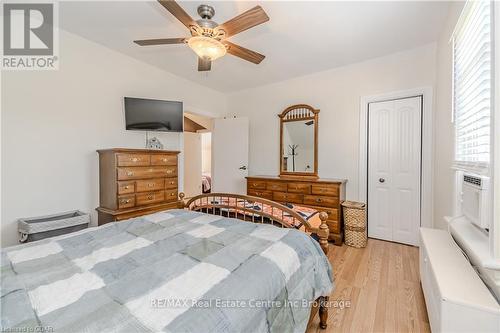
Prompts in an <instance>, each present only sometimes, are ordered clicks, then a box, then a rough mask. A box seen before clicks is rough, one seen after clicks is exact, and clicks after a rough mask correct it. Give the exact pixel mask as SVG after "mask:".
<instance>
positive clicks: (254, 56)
mask: <svg viewBox="0 0 500 333" xmlns="http://www.w3.org/2000/svg"><path fill="white" fill-rule="evenodd" d="M222 43H223V44H224V45H226V47H227V53H229V54H232V55H234V56H236V57H239V58H241V59H245V60H246V61H250V62H253V63H254V64H260V62H261V61H262V60H264V58H265V57H266V56H265V55H262V54H260V53H257V52H255V51H252V50H249V49H246V48H244V47H243V46H239V45H236V44H233V43H231V42H229V41H227V40H225V41H223V42H222Z"/></svg>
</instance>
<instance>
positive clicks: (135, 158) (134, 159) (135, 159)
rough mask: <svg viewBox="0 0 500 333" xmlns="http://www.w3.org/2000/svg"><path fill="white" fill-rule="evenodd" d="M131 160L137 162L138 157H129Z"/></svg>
mask: <svg viewBox="0 0 500 333" xmlns="http://www.w3.org/2000/svg"><path fill="white" fill-rule="evenodd" d="M131 160H132V162H137V161H139V159H138V158H137V157H134V158H131Z"/></svg>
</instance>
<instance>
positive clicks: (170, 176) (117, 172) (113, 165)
mask: <svg viewBox="0 0 500 333" xmlns="http://www.w3.org/2000/svg"><path fill="white" fill-rule="evenodd" d="M97 152H98V153H99V207H98V208H97V212H98V220H99V222H98V223H99V225H102V224H105V223H108V222H111V221H120V220H124V219H128V218H132V217H136V216H141V215H145V214H151V213H154V212H157V211H161V210H165V209H170V208H177V207H178V205H179V201H178V181H177V172H178V163H177V155H178V154H179V152H178V151H166V150H147V149H122V148H116V149H105V150H98V151H97Z"/></svg>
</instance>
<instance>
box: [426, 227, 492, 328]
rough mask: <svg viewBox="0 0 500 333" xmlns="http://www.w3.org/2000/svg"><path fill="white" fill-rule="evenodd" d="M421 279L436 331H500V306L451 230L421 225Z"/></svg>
mask: <svg viewBox="0 0 500 333" xmlns="http://www.w3.org/2000/svg"><path fill="white" fill-rule="evenodd" d="M420 237H421V243H420V244H421V245H420V281H421V283H422V289H423V291H424V297H425V302H426V306H427V312H428V315H429V321H430V324H431V329H432V331H433V332H500V306H499V304H498V303H497V301H496V300H495V298H494V297H493V296H492V294H491V293H490V292H489V290H488V288H487V287H486V286H485V284H484V283H483V282H482V281H481V279H480V278H479V276H478V275H477V274H476V272H475V271H474V269H473V268H472V266H471V265H470V264H469V262H468V261H467V260H466V258H465V257H464V256H463V254H462V253H461V250H460V248H459V247H458V246H457V245H456V244H455V242H454V241H453V239H452V238H451V236H450V235H449V233H448V232H446V231H444V230H437V229H428V228H421V229H420Z"/></svg>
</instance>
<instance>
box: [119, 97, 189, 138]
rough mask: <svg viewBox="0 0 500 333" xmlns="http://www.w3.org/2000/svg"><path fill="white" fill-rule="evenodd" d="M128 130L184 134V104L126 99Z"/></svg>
mask: <svg viewBox="0 0 500 333" xmlns="http://www.w3.org/2000/svg"><path fill="white" fill-rule="evenodd" d="M124 106H125V126H126V129H127V130H135V131H160V132H182V131H183V125H184V114H183V107H182V102H176V101H162V100H156V99H145V98H134V97H125V98H124Z"/></svg>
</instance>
